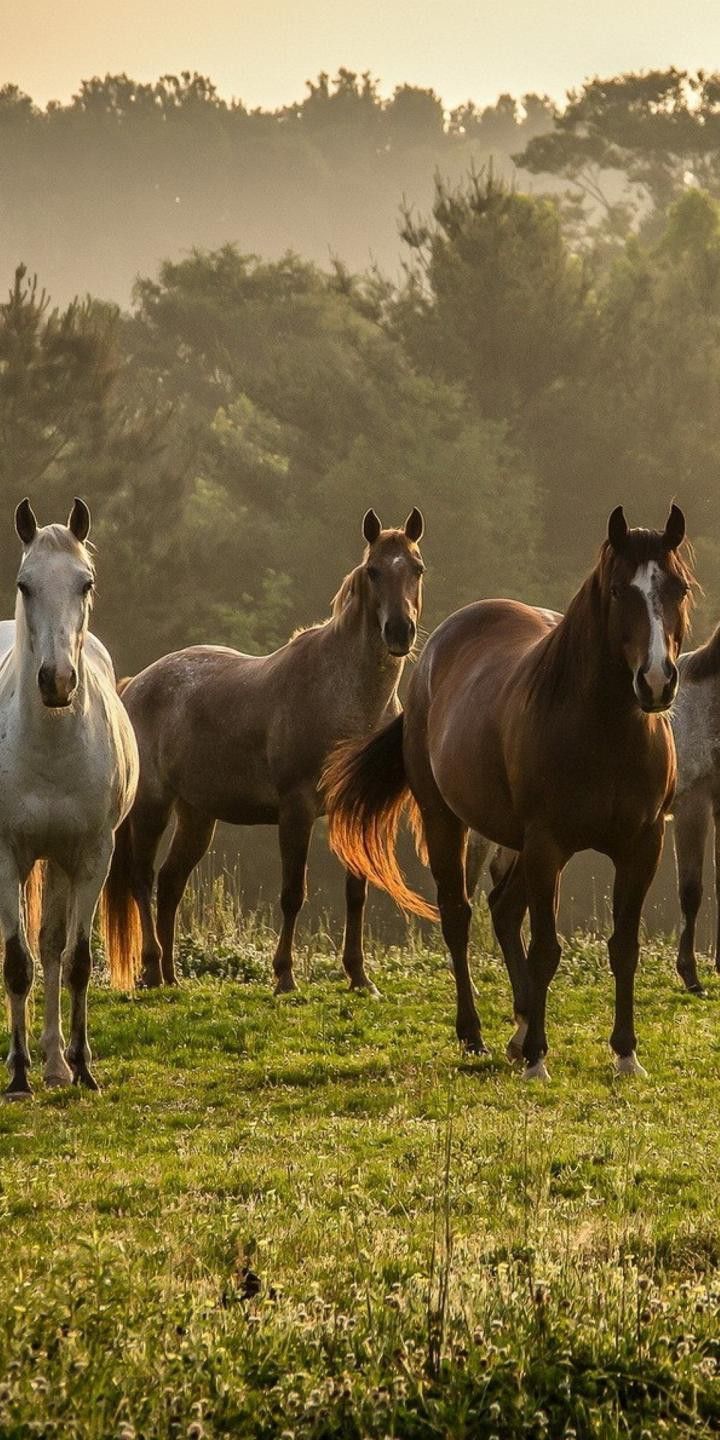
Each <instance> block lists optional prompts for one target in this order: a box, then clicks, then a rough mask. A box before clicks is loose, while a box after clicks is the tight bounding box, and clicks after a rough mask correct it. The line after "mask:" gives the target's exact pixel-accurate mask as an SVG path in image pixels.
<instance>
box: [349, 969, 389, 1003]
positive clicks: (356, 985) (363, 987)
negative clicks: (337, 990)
mask: <svg viewBox="0 0 720 1440" xmlns="http://www.w3.org/2000/svg"><path fill="white" fill-rule="evenodd" d="M349 988H350V989H351V990H353V991H355V993H356V994H358V995H367V997H368V999H369V1000H382V995H381V994H380V991H379V990H378V988H377V985H376V984H375V983H374V982H373V981H372V980H369V979H368V977H367V975H363V976H362V979H360V980H351V981H350V987H349Z"/></svg>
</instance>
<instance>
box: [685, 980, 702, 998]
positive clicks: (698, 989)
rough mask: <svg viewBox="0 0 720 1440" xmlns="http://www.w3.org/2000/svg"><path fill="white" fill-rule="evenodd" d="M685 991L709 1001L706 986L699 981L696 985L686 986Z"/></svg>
mask: <svg viewBox="0 0 720 1440" xmlns="http://www.w3.org/2000/svg"><path fill="white" fill-rule="evenodd" d="M685 989H686V991H687V993H688V995H696V996H697V997H698V998H699V999H701V1000H707V990H706V989H705V986H704V985H701V984H700V981H699V980H698V981H697V982H696V984H695V985H686V986H685Z"/></svg>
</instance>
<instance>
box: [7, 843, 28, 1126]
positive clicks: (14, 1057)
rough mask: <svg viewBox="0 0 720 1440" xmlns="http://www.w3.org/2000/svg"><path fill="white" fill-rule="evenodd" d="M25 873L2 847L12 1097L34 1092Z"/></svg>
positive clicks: (15, 1098) (14, 1098)
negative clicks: (30, 1074) (29, 1034)
mask: <svg viewBox="0 0 720 1440" xmlns="http://www.w3.org/2000/svg"><path fill="white" fill-rule="evenodd" d="M23 878H24V877H21V876H20V875H19V873H18V868H17V865H16V863H15V859H14V857H13V855H12V853H11V852H10V851H9V850H7V849H5V848H3V849H2V850H0V929H1V930H2V936H3V939H4V942H5V958H4V964H3V974H4V979H5V990H6V993H7V998H8V1005H9V1009H10V1050H9V1052H8V1057H7V1067H8V1070H9V1072H10V1082H9V1084H8V1086H7V1088H6V1090H5V1091H4V1094H5V1096H6V1098H7V1099H8V1100H21V1099H24V1098H25V1096H27V1095H30V1094H32V1091H31V1088H30V1082H29V1080H28V1074H27V1072H28V1069H29V1068H30V1051H29V1050H28V1043H27V998H28V995H29V994H30V990H31V987H32V982H33V970H34V966H33V957H32V955H31V953H30V948H29V946H28V943H27V938H26V935H25V922H24V918H23V909H22V903H21V885H22V880H23Z"/></svg>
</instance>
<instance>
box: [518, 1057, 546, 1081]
mask: <svg viewBox="0 0 720 1440" xmlns="http://www.w3.org/2000/svg"><path fill="white" fill-rule="evenodd" d="M522 1078H523V1080H543V1081H545V1080H549V1079H550V1076H549V1074H548V1072H547V1069H546V1067H545V1061H544V1060H538V1061H537V1062H536V1064H535V1065H526V1066H525V1069H524V1070H523V1076H522Z"/></svg>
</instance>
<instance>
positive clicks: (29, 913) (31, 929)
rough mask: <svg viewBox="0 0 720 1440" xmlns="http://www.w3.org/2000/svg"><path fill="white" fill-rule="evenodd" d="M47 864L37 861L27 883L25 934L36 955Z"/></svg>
mask: <svg viewBox="0 0 720 1440" xmlns="http://www.w3.org/2000/svg"><path fill="white" fill-rule="evenodd" d="M44 883H45V862H44V861H43V860H36V861H35V864H34V865H33V867H32V870H31V871H30V874H29V875H28V877H27V880H26V881H25V934H26V936H27V942H28V945H29V946H30V949H31V951H32V952H33V954H34V955H36V954H37V950H38V945H39V943H40V926H41V924H42V905H43V886H44Z"/></svg>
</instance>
